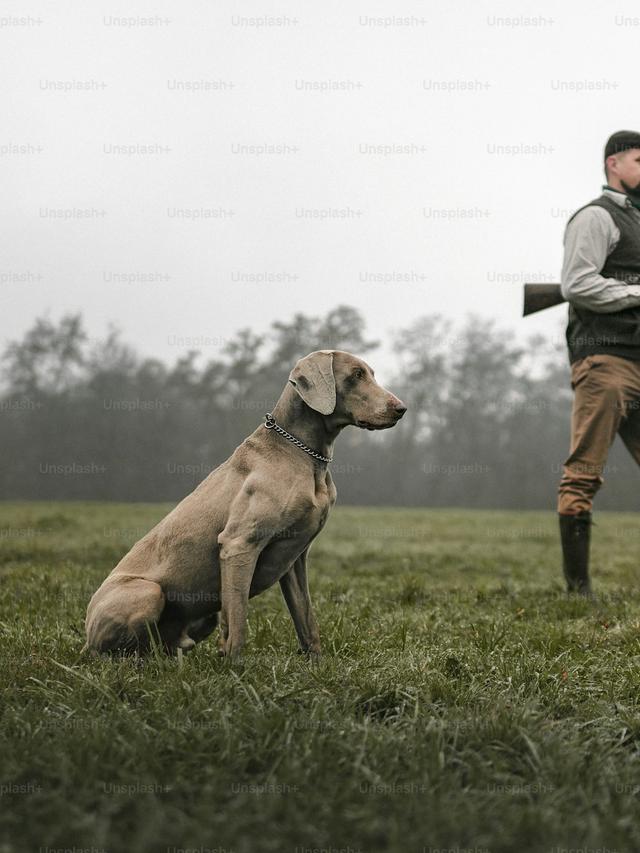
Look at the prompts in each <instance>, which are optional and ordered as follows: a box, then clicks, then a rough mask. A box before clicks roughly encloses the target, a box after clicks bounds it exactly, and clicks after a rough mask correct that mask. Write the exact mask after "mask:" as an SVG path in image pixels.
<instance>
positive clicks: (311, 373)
mask: <svg viewBox="0 0 640 853" xmlns="http://www.w3.org/2000/svg"><path fill="white" fill-rule="evenodd" d="M289 382H291V384H292V385H293V387H294V388H295V389H296V391H297V392H298V394H299V395H300V396H301V397H302V399H303V400H304V401H305V403H306V404H307V406H309V408H311V409H314V410H315V411H316V412H320V414H321V415H330V414H331V412H333V410H334V409H335V407H336V380H335V378H334V376H333V353H332V351H331V350H327V349H323V350H318V351H317V352H312V353H311V354H310V355H306V356H305V357H304V358H301V359H300V361H298V362H297V363H296V366H295V367H294V368H293V370H292V371H291V373H290V374H289Z"/></svg>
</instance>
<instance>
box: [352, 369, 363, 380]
mask: <svg viewBox="0 0 640 853" xmlns="http://www.w3.org/2000/svg"><path fill="white" fill-rule="evenodd" d="M353 375H354V377H355V378H356V379H362V377H363V376H364V370H360V368H358V369H357V370H356V371H354V374H353Z"/></svg>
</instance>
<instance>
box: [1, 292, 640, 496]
mask: <svg viewBox="0 0 640 853" xmlns="http://www.w3.org/2000/svg"><path fill="white" fill-rule="evenodd" d="M387 344H388V346H387V347H386V351H387V352H389V353H390V356H388V357H387V359H386V362H387V363H386V364H385V365H383V368H385V369H382V370H381V365H380V361H379V360H378V361H377V360H376V352H377V351H379V350H382V345H381V342H380V341H376V340H372V339H370V338H369V337H368V335H367V331H366V324H365V320H364V318H363V317H362V315H361V314H360V313H359V312H358V311H357V310H356V309H355V308H353V307H351V306H346V305H341V306H338V307H336V308H335V309H333V310H332V311H329V312H328V313H327V314H326V315H325V316H321V317H315V316H308V315H306V314H302V313H297V314H295V315H294V316H293V317H292V318H291V319H290V320H288V321H277V322H274V323H272V324H271V326H270V327H269V329H268V331H267V332H265V333H262V334H257V333H255V332H253V331H252V330H250V329H240V330H239V331H238V332H237V333H236V334H235V336H234V337H233V338H232V339H231V340H230V341H229V342H228V343H227V344H226V345H225V346H224V347H223V348H222V349H221V350H220V354H219V356H217V357H216V358H213V359H209V360H203V359H202V357H201V355H200V354H199V353H198V352H195V351H189V352H188V353H187V354H185V355H182V356H180V357H178V358H177V359H176V360H175V362H174V363H173V364H166V363H165V362H163V361H161V360H159V359H155V358H145V357H142V356H140V355H139V354H138V353H137V352H136V351H135V350H134V349H133V348H132V347H131V346H129V345H128V344H127V343H126V342H125V341H123V340H122V337H121V334H120V333H119V332H118V331H117V330H116V329H113V328H111V329H110V330H109V331H108V333H107V334H106V336H105V338H104V339H103V340H100V341H98V342H92V341H90V340H89V338H88V335H87V333H86V331H85V329H84V326H83V322H82V318H81V316H79V315H69V316H65V317H63V318H62V319H61V320H60V321H59V322H57V323H56V322H53V321H51V320H49V319H47V318H39V319H37V320H36V321H35V322H34V324H33V326H32V327H31V328H30V329H29V330H28V331H27V332H26V334H25V335H24V336H23V338H22V339H21V340H17V341H12V342H10V343H9V344H8V345H7V346H6V348H5V350H4V352H3V354H2V364H3V386H2V392H1V394H0V442H1V446H2V459H3V464H2V469H1V471H0V497H1V498H2V499H5V500H13V499H51V500H55V499H72V500H114V501H176V500H178V499H179V498H181V497H182V496H184V495H185V494H187V493H188V492H189V491H191V490H192V489H193V488H194V486H195V485H196V484H197V483H198V482H200V481H201V480H202V479H203V478H204V477H205V476H206V475H207V474H208V472H209V471H211V470H212V469H213V468H214V467H216V466H217V465H218V464H220V463H221V462H223V461H224V460H225V459H226V458H227V457H228V456H229V455H230V453H231V452H232V451H233V450H234V448H235V447H236V446H237V445H238V444H239V443H240V442H241V441H242V439H243V438H244V437H245V436H246V435H248V434H249V433H250V432H252V431H253V430H254V429H255V428H256V426H258V425H259V424H260V423H261V422H262V420H263V416H264V413H265V412H267V411H270V409H271V407H272V406H273V404H274V403H275V401H276V400H277V398H278V397H279V395H280V393H281V391H282V388H283V387H284V384H285V382H286V381H287V377H288V375H289V371H290V370H291V367H292V366H293V364H294V363H295V361H296V360H297V359H298V358H300V357H301V356H303V355H306V354H307V353H309V352H312V351H313V350H316V349H342V350H348V351H350V352H353V353H355V354H357V355H359V356H361V357H363V358H364V359H365V360H367V361H368V362H370V363H371V364H372V366H373V367H374V368H375V369H376V371H377V375H380V376H382V379H381V381H382V382H383V384H384V385H385V386H386V387H387V388H389V389H390V390H392V391H393V392H394V393H396V394H397V395H398V396H399V397H401V398H402V399H403V401H404V402H405V403H406V404H407V405H408V407H409V408H408V412H407V414H406V415H405V417H404V419H403V420H402V421H401V423H400V424H399V425H398V426H397V427H396V428H395V429H393V430H390V431H385V432H381V433H371V432H367V431H361V430H357V429H355V428H347V429H345V430H344V432H343V433H342V435H341V436H340V438H339V439H338V441H337V442H336V447H335V461H334V463H333V464H332V471H333V475H334V479H335V481H336V485H337V487H338V499H339V501H340V502H341V503H344V504H362V505H367V504H370V505H374V504H375V505H397V506H429V507H462V506H466V507H486V508H514V509H527V508H548V509H554V508H555V493H556V488H557V482H558V479H559V476H560V470H561V465H562V461H563V459H564V458H565V457H566V455H567V451H568V441H569V418H570V408H571V389H570V386H569V370H568V365H567V359H566V354H565V351H564V347H563V345H562V343H561V342H558V343H555V344H554V343H552V342H551V340H550V339H545V338H543V337H540V336H535V337H531V338H530V339H529V340H528V341H527V342H526V343H525V344H518V343H517V342H516V341H515V339H514V336H513V334H512V333H510V332H509V331H507V330H505V329H501V328H499V327H498V326H496V324H495V323H493V322H490V321H487V320H486V319H484V318H480V317H469V318H467V319H466V320H465V321H462V322H460V323H458V324H454V323H452V322H451V321H449V320H447V319H445V318H443V317H441V316H428V317H420V318H417V319H415V320H414V321H413V322H412V323H411V324H410V325H408V326H407V327H406V328H403V329H399V330H397V331H396V332H394V333H393V334H392V335H391V336H390V339H389V341H388V342H387ZM637 477H638V472H637V470H636V468H635V465H634V463H633V462H632V461H631V460H630V457H628V455H626V452H625V451H624V450H623V449H621V448H620V447H616V448H614V451H613V453H612V454H611V457H610V459H609V463H608V466H607V471H606V472H605V478H606V480H607V484H608V485H607V487H606V488H605V489H604V490H603V492H602V493H601V495H600V496H599V498H598V506H599V507H601V508H609V509H627V510H635V509H638V508H640V506H639V505H640V498H639V490H638V480H637Z"/></svg>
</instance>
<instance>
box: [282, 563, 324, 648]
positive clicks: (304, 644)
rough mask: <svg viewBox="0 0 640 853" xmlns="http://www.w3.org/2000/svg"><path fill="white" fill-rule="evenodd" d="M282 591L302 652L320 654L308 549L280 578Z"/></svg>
mask: <svg viewBox="0 0 640 853" xmlns="http://www.w3.org/2000/svg"><path fill="white" fill-rule="evenodd" d="M280 589H281V590H282V594H283V596H284V600H285V601H286V602H287V607H288V608H289V613H290V614H291V618H292V619H293V624H294V626H295V629H296V633H297V635H298V640H299V641H300V650H301V651H303V652H306V653H308V654H311V655H314V656H316V655H319V654H320V632H319V631H318V623H317V622H316V617H315V615H314V612H313V607H312V606H311V597H310V595H309V583H308V580H307V549H306V550H304V551H303V552H302V554H300V556H299V557H298V559H297V560H296V561H295V563H294V564H293V566H292V567H291V568H290V569H289V571H288V572H287V573H286V575H283V576H282V577H281V578H280Z"/></svg>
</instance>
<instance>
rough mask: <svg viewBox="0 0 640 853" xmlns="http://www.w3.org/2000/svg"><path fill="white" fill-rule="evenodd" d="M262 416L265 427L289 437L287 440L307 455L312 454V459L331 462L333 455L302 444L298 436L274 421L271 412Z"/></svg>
mask: <svg viewBox="0 0 640 853" xmlns="http://www.w3.org/2000/svg"><path fill="white" fill-rule="evenodd" d="M264 418H265V421H264V427H265V429H275V431H276V432H279V433H280V435H283V436H284V437H285V438H287V439H289V441H292V442H293V443H294V444H295V446H296V447H299V448H300V450H304V452H305V453H308V454H309V456H313V458H314V459H319V460H320V461H321V462H333V456H322V454H320V453H318V452H317V451H316V450H312V449H311V448H310V447H307V445H306V444H303V443H302V442H301V441H300V439H299V438H296V437H295V436H294V435H291V433H290V432H287V431H286V429H283V428H282V427H281V426H280V425H279V424H277V423H276V419H275V418H274V417H273V415H272V414H271V412H267V414H266V415H265V416H264Z"/></svg>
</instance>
